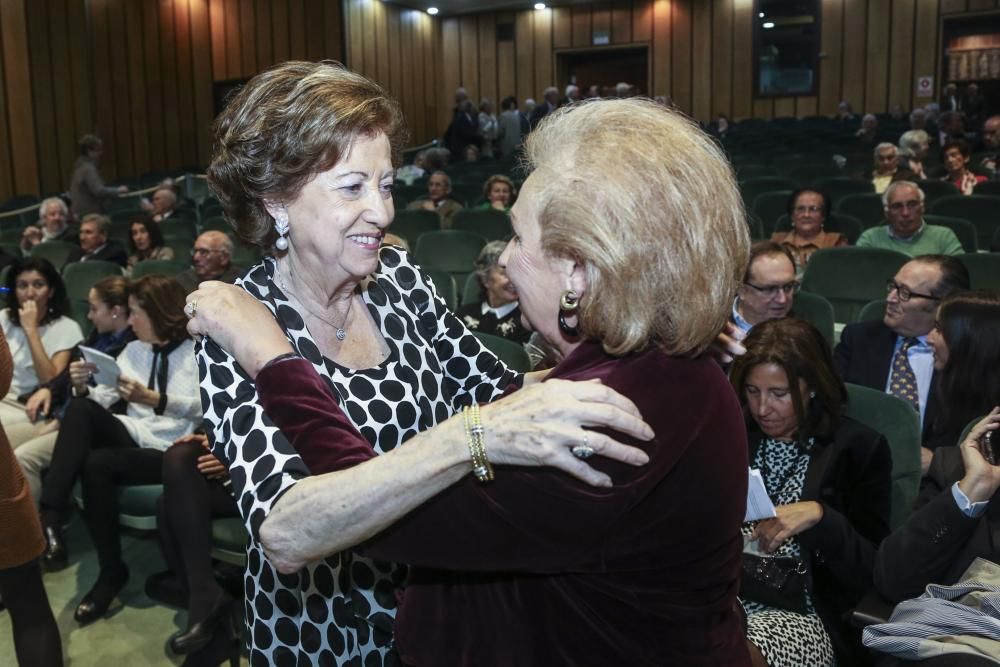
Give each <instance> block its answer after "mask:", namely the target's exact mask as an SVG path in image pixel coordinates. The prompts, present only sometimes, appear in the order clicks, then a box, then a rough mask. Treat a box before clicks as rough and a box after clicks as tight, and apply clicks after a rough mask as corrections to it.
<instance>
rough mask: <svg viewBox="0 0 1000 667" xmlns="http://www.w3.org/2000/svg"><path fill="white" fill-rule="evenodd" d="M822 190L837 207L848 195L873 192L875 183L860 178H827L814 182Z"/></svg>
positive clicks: (814, 185)
mask: <svg viewBox="0 0 1000 667" xmlns="http://www.w3.org/2000/svg"><path fill="white" fill-rule="evenodd" d="M813 187H815V188H816V189H817V190H819V191H820V192H822V193H824V194H826V196H827V197H829V198H830V204H831V205H832V206H833V207H834V208H836V207H837V203H838V202H840V200H841V199H843V198H844V197H846V196H848V195H860V194H873V193H874V192H875V185H874V184H873V183H872V182H871V181H863V180H861V179H858V178H843V177H841V178H825V179H823V180H821V181H817V182H815V183H813Z"/></svg>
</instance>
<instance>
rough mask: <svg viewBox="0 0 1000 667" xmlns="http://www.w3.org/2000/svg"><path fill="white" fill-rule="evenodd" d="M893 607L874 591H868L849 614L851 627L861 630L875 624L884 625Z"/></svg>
mask: <svg viewBox="0 0 1000 667" xmlns="http://www.w3.org/2000/svg"><path fill="white" fill-rule="evenodd" d="M893 606H894V605H893V604H892V603H891V602H888V601H886V599H885V598H883V597H882V596H881V595H879V594H878V593H877V592H876V591H874V590H871V591H868V593H866V594H865V596H864V597H863V598H861V601H860V602H859V603H858V606H857V607H855V608H854V611H852V612H851V625H852V626H853V627H855V628H858V629H862V628H864V627H865V626H868V625H874V624H875V623H886V622H888V620H889V616H890V615H892V609H893Z"/></svg>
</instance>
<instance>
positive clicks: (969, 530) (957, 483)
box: [875, 369, 1000, 602]
mask: <svg viewBox="0 0 1000 667" xmlns="http://www.w3.org/2000/svg"><path fill="white" fill-rule="evenodd" d="M993 370H995V369H989V371H990V375H991V377H990V378H989V381H990V384H991V387H992V389H993V393H994V395H996V390H997V388H998V386H997V381H996V373H995V372H992V371H993ZM998 426H1000V408H994V409H993V410H991V411H990V413H989V414H988V415H987V416H986V417H985V418H983V419H982V420H980V421H979V422H978V423H977V424H976V426H975V428H973V429H972V430H971V431H970V432H969V435H968V436H967V437H966V439H965V440H964V441H963V442H962V443H960V444H959V445H958V446H951V447H941V448H939V449H937V450H935V452H934V459H933V461H932V462H931V467H930V470H929V471H928V473H927V476H926V477H924V479H923V482H922V483H921V486H920V495H919V496H918V497H917V501H916V503H914V509H913V512H912V513H911V514H910V516H909V517H907V519H906V522H905V523H904V524H903V525H902V526H900V527H899V528H897V529H896V530H894V531H893V532H892V534H891V535H889V536H888V537H887V538H885V541H883V542H882V545H881V546H880V547H879V550H878V555H877V556H876V558H875V585H876V587H877V588H878V592H879V594H881V595H882V597H884V598H886V599H887V600H890V601H891V602H899V601H901V600H905V599H907V598H912V597H916V596H918V595H920V594H921V593H923V592H924V589H925V588H926V587H927V585H928V584H942V585H945V586H950V585H952V584H954V583H955V582H956V581H958V579H959V577H961V576H962V573H963V572H965V570H966V568H968V567H969V565H971V564H972V561H974V560H975V559H976V558H985V559H987V560H990V561H993V562H994V563H1000V543H998V542H997V539H996V535H997V531H998V530H1000V511H998V508H1000V495H998V493H997V490H998V489H1000V465H997V464H996V463H993V464H990V463H989V462H988V460H987V458H986V454H987V453H986V449H985V446H984V444H983V443H982V442H981V439H982V437H983V435H985V434H986V433H989V432H992V433H993V435H992V436H991V437H992V442H993V443H994V444H993V445H992V447H993V448H994V449H993V452H998V453H1000V444H998V442H997V441H998V440H1000V437H998V436H1000V433H997V428H998Z"/></svg>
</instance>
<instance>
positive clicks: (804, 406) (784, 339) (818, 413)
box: [729, 317, 847, 442]
mask: <svg viewBox="0 0 1000 667" xmlns="http://www.w3.org/2000/svg"><path fill="white" fill-rule="evenodd" d="M743 346H744V347H746V349H747V353H746V354H744V355H743V356H741V357H737V359H736V361H735V362H734V363H733V368H732V371H731V373H730V375H729V380H730V382H732V383H733V388H734V389H735V390H736V394H737V396H739V399H740V403H741V404H742V405H743V406H744V407H746V402H747V399H746V388H747V376H748V375H749V374H750V371H752V370H753V369H754V368H756V367H757V366H760V365H762V364H775V365H776V366H779V367H781V369H782V370H784V371H785V376H786V377H787V378H788V393H789V395H790V396H791V397H792V405H793V407H794V408H795V416H796V418H797V421H798V424H799V428H798V432H797V434H796V437H797V438H798V439H799V441H800V442H804V441H805V440H807V439H808V438H811V437H816V438H820V439H829V438H830V437H832V436H833V434H834V432H835V431H836V430H837V426H838V425H839V423H840V417H841V415H842V414H843V412H844V404H845V403H847V388H846V387H845V386H844V383H843V381H842V380H841V379H840V378H839V377H838V376H837V372H836V371H835V370H834V368H833V356H832V355H831V354H830V345H829V344H828V343H827V342H826V339H825V338H823V334H821V333H820V332H819V330H818V329H817V328H816V327H814V326H813V325H811V324H809V323H808V322H806V321H805V320H800V319H797V318H795V317H780V318H777V319H773V320H766V321H764V322H761V323H760V324H757V325H755V326H754V328H753V329H751V330H750V333H749V334H747V337H746V339H745V340H744V341H743ZM799 380H804V381H805V383H806V386H808V387H809V389H811V390H812V391H814V392H816V396H814V397H807V396H803V395H802V392H801V391H800V390H799Z"/></svg>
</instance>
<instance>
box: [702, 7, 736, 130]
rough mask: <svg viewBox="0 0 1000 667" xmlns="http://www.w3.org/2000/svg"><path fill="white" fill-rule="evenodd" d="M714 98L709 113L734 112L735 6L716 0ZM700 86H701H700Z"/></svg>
mask: <svg viewBox="0 0 1000 667" xmlns="http://www.w3.org/2000/svg"><path fill="white" fill-rule="evenodd" d="M711 30H712V36H713V38H712V73H711V79H710V80H711V81H712V100H711V108H710V109H709V114H711V115H712V116H714V115H715V114H717V113H724V114H726V115H727V116H731V115H732V113H733V108H732V107H733V6H732V3H731V2H729V0H715V1H714V4H713V6H712V28H711ZM699 87H700V86H699Z"/></svg>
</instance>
